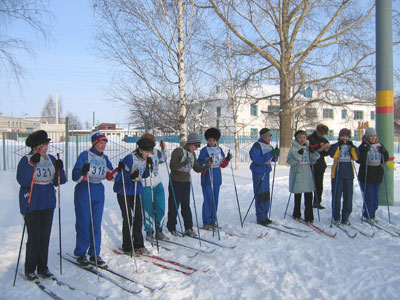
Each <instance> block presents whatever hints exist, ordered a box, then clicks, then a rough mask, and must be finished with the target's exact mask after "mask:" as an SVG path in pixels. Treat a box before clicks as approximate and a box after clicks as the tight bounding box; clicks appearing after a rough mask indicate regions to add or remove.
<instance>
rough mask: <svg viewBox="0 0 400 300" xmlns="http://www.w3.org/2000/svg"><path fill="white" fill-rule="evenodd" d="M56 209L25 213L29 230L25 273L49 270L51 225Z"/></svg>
mask: <svg viewBox="0 0 400 300" xmlns="http://www.w3.org/2000/svg"><path fill="white" fill-rule="evenodd" d="M53 214H54V209H53V208H49V209H44V210H35V211H31V212H29V213H27V214H26V215H25V223H26V228H27V231H28V241H27V243H26V254H25V273H33V272H35V271H36V269H37V271H38V272H39V273H43V272H45V271H46V270H47V259H48V254H49V243H50V233H51V226H52V224H53Z"/></svg>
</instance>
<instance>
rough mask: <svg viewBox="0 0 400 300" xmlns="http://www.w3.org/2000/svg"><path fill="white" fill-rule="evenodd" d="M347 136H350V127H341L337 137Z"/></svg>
mask: <svg viewBox="0 0 400 300" xmlns="http://www.w3.org/2000/svg"><path fill="white" fill-rule="evenodd" d="M344 135H345V136H348V137H351V130H350V129H347V128H342V129H340V131H339V137H341V136H344Z"/></svg>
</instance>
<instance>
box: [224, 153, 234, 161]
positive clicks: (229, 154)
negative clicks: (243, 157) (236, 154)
mask: <svg viewBox="0 0 400 300" xmlns="http://www.w3.org/2000/svg"><path fill="white" fill-rule="evenodd" d="M232 157H233V156H232V154H231V153H230V152H228V154H227V155H226V157H225V159H226V161H230V160H231V159H232Z"/></svg>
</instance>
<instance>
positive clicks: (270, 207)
mask: <svg viewBox="0 0 400 300" xmlns="http://www.w3.org/2000/svg"><path fill="white" fill-rule="evenodd" d="M277 148H278V145H277V146H276V148H275V149H277ZM277 160H278V157H277V158H276V160H275V162H274V172H273V175H272V187H271V199H270V201H269V203H270V205H269V213H268V218H269V219H271V211H272V198H273V196H274V186H275V170H276V161H277Z"/></svg>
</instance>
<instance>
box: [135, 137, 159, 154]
mask: <svg viewBox="0 0 400 300" xmlns="http://www.w3.org/2000/svg"><path fill="white" fill-rule="evenodd" d="M136 144H137V145H138V147H139V149H140V150H142V151H149V152H151V151H153V148H154V146H155V145H156V143H154V142H153V141H152V140H151V139H148V138H140V140H138V141H137V143H136Z"/></svg>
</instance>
